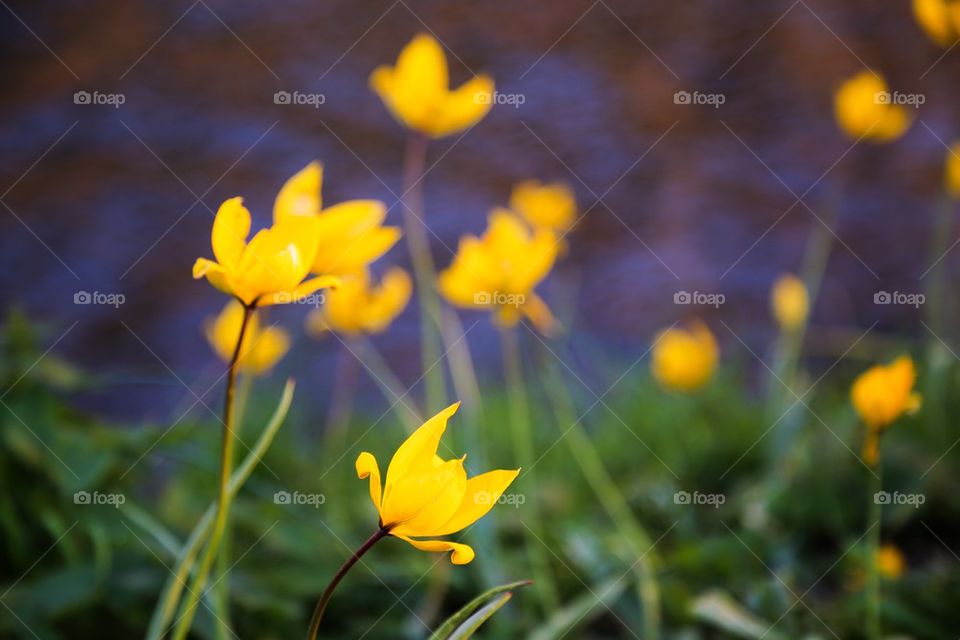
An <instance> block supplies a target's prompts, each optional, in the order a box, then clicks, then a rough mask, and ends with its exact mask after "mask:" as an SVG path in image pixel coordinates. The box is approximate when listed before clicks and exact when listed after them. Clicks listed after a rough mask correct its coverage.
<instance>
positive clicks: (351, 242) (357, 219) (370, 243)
mask: <svg viewBox="0 0 960 640" xmlns="http://www.w3.org/2000/svg"><path fill="white" fill-rule="evenodd" d="M322 183H323V167H322V166H321V165H320V163H319V162H311V163H310V164H309V165H307V166H306V167H305V168H303V169H301V170H300V171H298V172H297V173H296V174H294V176H293V177H291V178H290V179H289V180H287V182H286V184H284V185H283V187H282V188H281V189H280V193H279V194H278V195H277V199H276V202H274V205H273V219H274V221H275V222H279V221H282V220H287V219H291V218H309V219H314V220H316V224H317V226H318V229H319V234H320V241H319V243H318V245H317V252H316V255H315V256H314V259H313V261H312V263H311V265H310V270H311V271H312V272H313V273H315V274H318V275H338V276H347V275H357V274H359V273H362V272H363V270H364V269H366V267H367V265H369V264H370V263H371V262H373V261H374V260H376V259H377V258H379V257H380V256H382V255H383V254H385V253H386V252H387V251H389V250H390V248H391V247H393V245H394V244H396V243H397V240H399V239H400V229H399V228H397V227H384V226H382V225H383V220H384V218H386V216H387V207H386V205H384V204H383V203H382V202H380V201H379V200H348V201H347V202H341V203H340V204H335V205H333V206H332V207H329V208H327V209H323V208H322V205H323V201H322V198H321V195H320V191H321V186H322Z"/></svg>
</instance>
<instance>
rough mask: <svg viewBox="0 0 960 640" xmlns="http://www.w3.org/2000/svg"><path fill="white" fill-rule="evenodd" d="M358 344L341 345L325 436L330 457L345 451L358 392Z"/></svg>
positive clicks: (351, 342)
mask: <svg viewBox="0 0 960 640" xmlns="http://www.w3.org/2000/svg"><path fill="white" fill-rule="evenodd" d="M356 348H357V343H356V342H354V341H353V339H349V341H348V342H347V343H345V344H342V345H340V354H339V356H338V358H337V370H336V373H335V374H334V380H333V398H332V399H331V402H330V411H329V413H328V414H327V426H326V432H325V434H324V440H325V444H324V450H325V451H327V452H329V454H330V455H340V454H339V453H337V452H342V451H343V449H344V446H343V445H344V439H345V437H346V434H347V427H348V426H349V424H350V418H351V416H352V415H353V398H354V396H355V395H356V392H357V374H358V373H359V371H358V368H357V359H356V358H355V357H354V353H355V352H356Z"/></svg>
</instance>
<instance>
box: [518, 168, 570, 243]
mask: <svg viewBox="0 0 960 640" xmlns="http://www.w3.org/2000/svg"><path fill="white" fill-rule="evenodd" d="M510 208H511V209H512V210H513V211H515V212H517V213H518V214H520V216H521V217H522V218H523V219H524V220H526V221H527V222H528V223H529V224H530V225H531V226H532V227H533V228H535V229H548V230H550V231H553V232H555V233H557V234H562V233H563V232H565V231H567V229H569V228H570V226H571V225H573V223H574V222H575V221H576V216H577V202H576V200H575V199H574V195H573V189H571V188H570V187H569V186H568V185H566V184H563V183H562V182H554V183H552V184H542V183H540V182H538V181H536V180H526V181H524V182H521V183H519V184H517V185H516V186H515V187H514V188H513V193H511V194H510Z"/></svg>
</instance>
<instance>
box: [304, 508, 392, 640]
mask: <svg viewBox="0 0 960 640" xmlns="http://www.w3.org/2000/svg"><path fill="white" fill-rule="evenodd" d="M389 533H390V529H389V528H387V527H380V528H379V529H377V530H376V532H374V534H373V535H372V536H370V537H369V538H367V541H366V542H364V543H363V544H362V545H360V548H359V549H357V550H356V551H354V552H353V555H351V556H350V557H349V558H347V561H346V562H344V563H343V566H341V567H340V569H338V570H337V573H336V574H335V575H334V576H333V579H332V580H330V584H328V585H327V588H326V589H324V590H323V595H321V596H320V600H318V601H317V606H316V607H315V608H314V610H313V617H312V618H311V619H310V630H309V631H308V632H307V638H308V640H316V638H317V633H318V632H319V631H320V621H321V620H322V619H323V612H324V611H326V609H327V605H328V604H330V598H332V597H333V592H334V591H335V590H336V588H337V585H338V584H340V581H341V580H343V577H344V576H345V575H347V572H348V571H350V569H351V568H352V567H353V565H355V564H357V561H358V560H360V558H361V557H363V554H365V553H366V552H367V551H370V549H371V548H372V547H373V545H375V544H377V542H379V541H380V540H381V539H383V538H385V537H386V536H387V535H388V534H389Z"/></svg>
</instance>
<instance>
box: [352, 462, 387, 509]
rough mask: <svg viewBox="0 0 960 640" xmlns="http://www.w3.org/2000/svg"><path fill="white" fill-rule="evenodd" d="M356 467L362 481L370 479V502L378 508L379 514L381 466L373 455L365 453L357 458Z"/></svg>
mask: <svg viewBox="0 0 960 640" xmlns="http://www.w3.org/2000/svg"><path fill="white" fill-rule="evenodd" d="M356 467H357V477H358V478H360V479H361V480H364V479H366V478H370V500H372V501H373V506H375V507H376V508H377V513H378V514H379V513H380V498H381V491H382V489H381V487H380V466H379V465H377V459H376V458H375V457H374V456H373V454H372V453H367V452H366V451H364V452H363V453H361V454H360V455H359V456H357V462H356Z"/></svg>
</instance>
